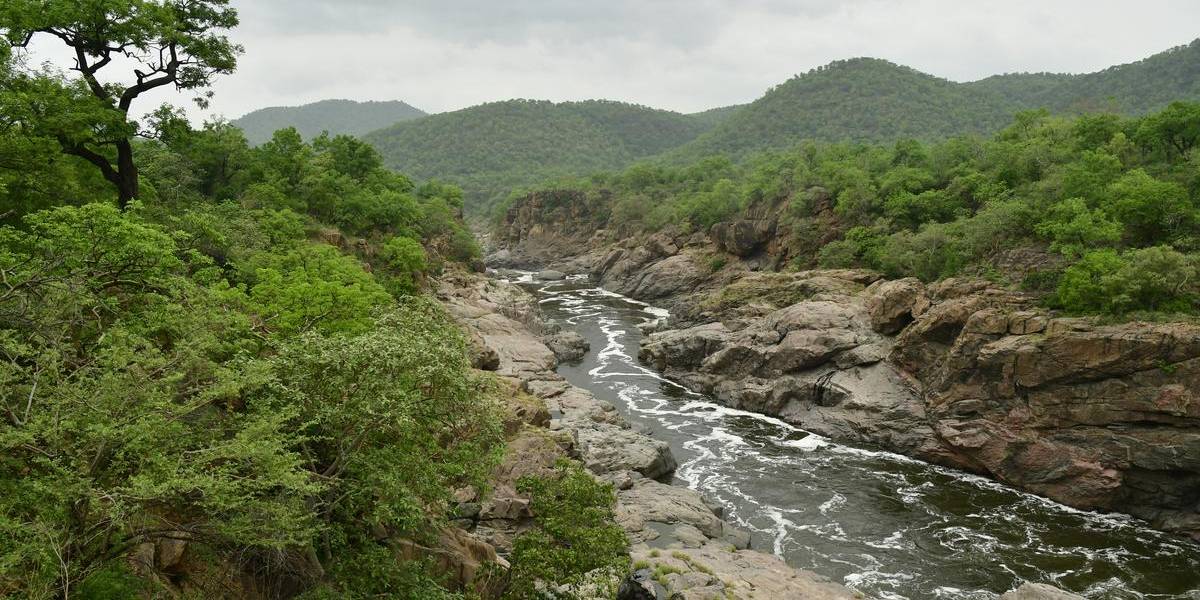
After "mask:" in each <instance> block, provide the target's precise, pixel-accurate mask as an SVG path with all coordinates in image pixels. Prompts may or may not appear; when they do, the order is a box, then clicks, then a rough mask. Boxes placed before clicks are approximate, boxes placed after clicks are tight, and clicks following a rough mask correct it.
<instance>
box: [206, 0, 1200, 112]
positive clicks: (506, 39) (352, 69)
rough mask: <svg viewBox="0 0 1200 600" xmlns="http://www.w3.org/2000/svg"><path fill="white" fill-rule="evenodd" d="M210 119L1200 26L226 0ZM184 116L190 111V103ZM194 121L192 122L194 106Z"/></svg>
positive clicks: (652, 91) (1166, 17) (1186, 4)
mask: <svg viewBox="0 0 1200 600" xmlns="http://www.w3.org/2000/svg"><path fill="white" fill-rule="evenodd" d="M233 4H234V5H235V6H236V7H237V8H238V9H239V11H240V13H241V20H242V25H241V26H240V27H239V28H238V29H237V30H235V31H234V32H233V33H232V37H233V38H234V39H235V40H237V41H238V42H240V43H241V44H243V45H244V46H245V47H246V54H245V55H244V56H243V57H242V59H241V62H240V66H239V69H238V72H237V73H236V74H234V75H232V76H228V77H225V78H222V79H221V80H220V81H219V82H218V83H217V85H216V86H215V91H216V97H215V99H214V102H213V106H212V110H211V111H209V113H207V114H209V115H211V114H221V115H225V116H227V117H230V118H235V117H238V116H241V115H242V114H244V113H246V112H248V111H251V110H254V109H257V108H262V107H265V106H275V105H296V104H303V103H307V102H312V101H316V100H321V99H325V98H350V99H354V100H391V99H399V100H404V101H406V102H408V103H409V104H412V105H414V106H416V107H418V108H421V109H423V110H426V111H430V112H441V111H446V110H453V109H458V108H463V107H466V106H471V105H474V104H479V103H480V102H486V101H490V100H503V99H508V98H539V99H549V100H556V101H561V100H576V99H587V98H609V99H614V100H624V101H628V102H635V103H639V104H646V105H650V106H655V107H660V108H668V109H673V110H678V111H682V112H692V111H698V110H703V109H706V108H712V107H716V106H724V105H728V104H734V103H742V102H748V101H751V100H754V99H755V98H757V97H759V96H761V95H762V93H763V92H764V91H766V89H767V88H769V87H770V86H772V85H775V84H777V83H780V82H782V81H784V80H786V79H787V78H789V77H791V76H792V75H793V74H797V73H803V72H805V71H807V70H808V69H810V68H813V67H816V66H819V65H822V64H825V63H827V62H829V61H831V60H836V59H840V58H850V57H855V56H874V57H879V58H886V59H889V60H892V61H894V62H897V63H901V64H905V65H908V66H911V67H914V68H917V69H919V70H922V71H925V72H928V73H932V74H934V75H938V76H941V77H946V78H949V79H953V80H958V81H966V80H973V79H978V78H981V77H985V76H987V75H991V74H995V73H1004V72H1014V71H1058V72H1076V73H1078V72H1090V71H1095V70H1098V69H1102V68H1104V67H1107V66H1110V65H1113V64H1119V63H1125V62H1130V61H1133V60H1138V59H1140V58H1144V57H1146V56H1148V55H1150V54H1153V53H1155V52H1158V51H1161V50H1164V49H1166V48H1169V47H1172V46H1176V45H1179V44H1183V43H1186V42H1189V41H1191V40H1192V39H1194V38H1196V37H1200V26H1198V25H1200V1H1197V0H1139V1H1137V2H1131V1H1129V0H1124V1H1116V0H1032V1H1031V0H599V1H588V2H584V1H574V0H404V1H390V0H233ZM193 112H195V111H193ZM195 116H200V115H195Z"/></svg>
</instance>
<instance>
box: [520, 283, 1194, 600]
mask: <svg viewBox="0 0 1200 600" xmlns="http://www.w3.org/2000/svg"><path fill="white" fill-rule="evenodd" d="M516 281H517V282H518V283H521V284H522V285H524V286H526V288H527V289H529V290H530V291H532V292H533V293H534V294H536V295H537V297H538V298H539V300H540V303H541V306H542V310H543V312H544V313H545V315H546V317H547V318H549V319H551V320H555V321H558V322H560V323H562V324H563V325H564V326H565V327H570V328H573V329H574V330H576V331H578V332H579V333H580V334H581V335H583V337H584V338H586V339H587V340H588V342H589V343H591V347H592V350H591V352H589V353H588V354H587V356H585V357H584V359H583V360H582V361H581V362H579V363H578V364H564V365H562V366H560V367H559V369H558V371H559V373H560V374H561V375H563V376H564V377H566V378H567V379H568V380H569V381H570V382H571V383H573V384H575V385H577V386H579V387H582V388H585V389H587V390H589V391H591V392H592V393H594V394H595V395H596V396H598V397H600V398H605V399H608V400H612V401H613V402H614V403H616V405H617V408H618V410H620V411H621V412H622V413H624V414H625V416H626V417H627V418H628V419H629V420H630V421H631V422H633V423H635V424H637V425H640V426H642V427H643V428H645V429H647V430H649V431H650V432H651V434H652V435H653V436H654V437H656V438H658V439H661V440H664V441H667V442H669V443H670V444H671V449H672V450H673V451H674V453H675V457H676V458H677V459H678V461H679V465H680V466H679V468H678V470H677V471H676V473H675V478H676V483H678V484H680V485H686V486H688V487H690V488H693V489H696V490H699V491H701V492H702V493H704V494H705V495H706V496H708V497H709V498H711V499H713V500H716V501H718V502H720V503H722V504H723V505H725V506H726V519H727V520H729V521H732V522H734V523H737V524H739V525H741V526H742V527H745V528H746V529H748V530H750V531H751V532H752V540H753V542H752V544H753V547H755V548H757V549H760V550H764V551H771V552H774V553H775V554H776V555H778V556H780V557H782V558H783V559H785V560H786V561H787V562H788V563H789V564H791V565H792V566H795V567H800V568H803V569H808V570H810V571H814V572H816V573H819V574H821V575H825V576H827V577H830V578H831V579H833V580H834V581H839V582H842V583H844V584H845V585H847V586H848V587H850V588H852V589H855V590H858V591H861V592H862V593H864V594H865V595H866V596H867V597H869V598H879V599H881V600H900V599H907V600H924V599H937V598H944V599H955V600H958V599H969V600H976V599H978V600H985V599H987V600H991V599H995V598H997V597H998V596H999V594H1000V593H1002V592H1004V591H1007V590H1009V589H1012V588H1014V587H1016V586H1017V585H1018V584H1019V583H1020V582H1022V581H1026V580H1028V581H1034V582H1043V583H1049V584H1052V585H1055V586H1058V587H1060V588H1063V589H1066V590H1070V591H1073V592H1076V593H1079V594H1082V595H1084V596H1086V597H1088V598H1092V599H1120V600H1126V599H1168V598H1170V599H1181V598H1182V599H1189V600H1200V545H1197V544H1193V543H1191V542H1188V541H1185V540H1181V539H1179V538H1176V537H1173V536H1170V535H1168V534H1165V533H1161V532H1158V531H1155V530H1153V529H1150V528H1148V527H1146V526H1145V525H1144V524H1142V523H1141V522H1139V521H1137V520H1134V519H1131V518H1128V517H1124V516H1119V515H1103V514H1096V513H1090V512H1082V511H1078V510H1074V509H1071V508H1068V507H1065V506H1062V505H1059V504H1057V503H1054V502H1050V501H1048V500H1045V499H1042V498H1039V497H1037V496H1033V495H1030V494H1025V493H1021V492H1018V491H1015V490H1012V489H1010V488H1007V487H1005V486H1003V485H1001V484H998V483H995V482H993V481H991V480H988V479H984V478H981V477H976V476H972V475H966V474H963V473H959V472H956V471H953V470H950V469H945V468H941V467H936V466H933V465H929V464H926V463H923V462H920V461H916V460H912V459H909V458H906V457H903V456H899V455H896V454H892V453H888V452H881V451H878V450H874V449H871V448H864V447H851V446H847V445H843V444H837V443H833V442H831V441H829V440H827V439H824V438H822V437H820V436H817V435H814V434H810V433H807V432H805V431H802V430H800V429H797V428H795V427H792V426H790V425H788V424H787V423H784V422H783V421H780V420H778V419H774V418H771V417H766V416H762V415H758V414H754V413H748V412H744V411H739V410H733V409H729V408H726V407H723V406H721V405H719V404H717V403H715V402H714V401H713V400H712V399H711V398H709V397H707V396H704V395H701V394H698V393H695V392H692V391H690V390H688V389H686V388H683V387H682V386H679V385H677V384H675V383H672V382H670V381H668V380H666V379H664V378H663V377H661V376H660V375H659V374H658V373H656V372H655V371H654V370H653V369H650V368H648V367H646V366H645V365H641V364H639V362H638V361H637V351H638V342H639V340H640V337H641V334H640V332H639V331H638V329H637V325H638V324H640V323H643V322H645V321H646V320H648V319H655V318H659V317H661V316H663V315H664V314H665V313H664V312H663V311H661V310H660V309H656V308H653V307H650V306H648V305H646V304H642V303H640V302H637V301H634V300H631V299H628V298H624V297H622V296H619V295H617V294H613V293H611V292H608V291H606V290H602V289H599V288H596V287H593V286H592V285H591V284H589V283H588V282H587V281H586V280H585V279H577V278H572V279H568V280H566V281H560V282H533V281H532V279H531V277H530V276H528V275H526V276H524V277H521V278H519V279H517V280H516Z"/></svg>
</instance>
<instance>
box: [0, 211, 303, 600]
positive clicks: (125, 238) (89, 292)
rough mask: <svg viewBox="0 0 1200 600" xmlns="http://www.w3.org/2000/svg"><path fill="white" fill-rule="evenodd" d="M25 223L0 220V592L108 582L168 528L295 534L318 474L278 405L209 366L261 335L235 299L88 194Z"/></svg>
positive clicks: (239, 536)
mask: <svg viewBox="0 0 1200 600" xmlns="http://www.w3.org/2000/svg"><path fill="white" fill-rule="evenodd" d="M25 224H26V227H27V231H17V230H13V229H3V230H0V275H2V278H3V280H4V281H5V282H6V284H7V285H6V286H5V288H4V290H3V291H2V292H0V357H3V358H2V359H0V390H2V391H0V403H2V404H3V405H4V406H3V408H4V409H5V410H4V414H5V415H6V417H5V418H4V419H3V420H2V421H0V457H3V458H0V581H2V582H4V586H5V587H6V588H8V589H16V590H18V591H17V592H16V594H17V595H20V596H21V597H33V598H39V597H56V596H59V595H62V593H61V590H64V589H67V588H70V589H75V588H76V587H77V586H79V585H81V584H83V585H84V589H88V585H87V584H86V583H85V582H87V581H89V579H90V578H91V577H92V576H93V575H95V576H96V577H97V578H98V579H96V580H95V581H94V582H93V583H92V585H93V586H94V588H93V589H97V590H104V589H115V588H114V587H113V586H117V585H119V584H120V582H119V581H118V580H119V579H120V577H119V576H118V575H119V574H118V575H113V574H112V572H111V571H109V570H106V569H107V568H108V567H110V566H111V565H114V564H115V563H116V562H117V561H118V560H120V559H121V558H122V557H123V556H124V555H125V554H126V553H127V552H128V551H129V550H130V548H132V547H134V546H136V545H137V544H139V543H142V542H146V541H149V542H153V541H155V540H156V539H159V538H161V537H163V536H165V535H172V534H173V535H179V533H178V532H184V533H185V534H186V535H188V536H190V537H192V539H195V540H197V541H198V542H201V543H208V544H212V545H213V546H238V547H241V548H243V549H244V550H245V551H247V552H253V551H255V550H263V549H280V548H284V547H288V546H293V545H296V544H302V543H307V542H308V540H309V539H311V536H312V534H313V533H314V522H313V519H312V514H311V512H310V509H309V507H308V505H307V504H306V502H305V499H306V498H308V497H311V496H312V495H314V494H315V493H316V492H317V491H318V490H319V489H321V487H322V484H321V483H319V482H317V481H314V480H313V479H312V478H311V477H309V476H308V474H306V473H305V472H304V471H303V470H302V469H301V468H300V467H301V463H300V459H299V457H298V456H297V455H296V454H295V453H294V452H293V451H292V448H293V447H294V444H295V442H296V440H295V438H294V436H293V434H292V431H291V428H290V427H285V425H284V423H285V421H286V420H287V419H289V418H290V417H291V415H292V414H293V413H292V411H290V410H288V409H287V407H282V408H281V409H279V410H261V407H259V406H257V405H250V406H247V405H245V404H244V403H242V402H241V400H242V390H243V389H244V388H245V387H246V386H247V385H248V384H249V382H250V381H252V380H253V379H254V378H255V376H256V375H255V374H254V373H253V372H249V371H243V370H239V369H231V368H227V365H228V363H229V361H230V360H231V359H232V358H233V357H235V356H239V355H244V354H249V353H253V352H254V351H255V350H256V349H258V348H260V347H261V342H260V340H258V339H257V338H256V336H255V335H254V333H253V331H252V328H251V324H250V321H249V319H248V318H247V317H246V316H245V315H244V314H242V313H241V312H239V311H238V310H236V308H237V306H236V304H234V305H230V304H228V303H226V294H225V293H223V291H221V290H213V289H209V288H205V287H202V286H199V285H197V284H196V283H195V282H193V281H192V280H189V279H188V278H186V277H185V276H184V275H183V272H182V271H183V266H184V265H183V263H182V261H180V260H179V259H178V258H177V257H176V256H175V251H176V247H175V245H174V243H173V241H172V239H171V238H170V237H169V236H167V235H166V234H165V233H163V232H162V231H160V230H158V229H156V228H154V227H153V226H151V225H149V224H147V223H145V222H143V221H142V220H141V219H140V218H138V217H137V216H136V215H131V214H121V213H119V212H118V211H117V210H116V209H115V208H113V207H111V206H108V205H103V204H93V205H87V206H83V207H79V208H58V209H54V210H52V211H47V212H43V213H35V214H33V215H31V216H29V217H27V218H26V220H25ZM172 532H175V533H172ZM62 556H70V557H73V560H71V561H69V562H68V563H66V564H65V565H64V564H63V563H62V562H60V560H59V557H62ZM98 572H99V573H100V574H97V573H98ZM105 573H108V574H105Z"/></svg>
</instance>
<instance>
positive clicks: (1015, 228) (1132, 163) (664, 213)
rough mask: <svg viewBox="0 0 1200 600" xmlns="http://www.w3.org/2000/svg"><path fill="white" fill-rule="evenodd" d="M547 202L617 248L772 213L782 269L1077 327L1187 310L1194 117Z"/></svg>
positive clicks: (1028, 119) (874, 150) (581, 182)
mask: <svg viewBox="0 0 1200 600" xmlns="http://www.w3.org/2000/svg"><path fill="white" fill-rule="evenodd" d="M549 187H551V188H555V189H561V188H569V189H578V190H584V191H586V192H588V194H589V197H590V199H591V201H592V202H594V204H595V206H598V207H600V209H599V210H597V211H596V214H597V215H598V217H597V222H596V223H594V224H592V226H593V228H595V229H600V228H610V229H615V230H617V231H621V232H624V233H626V234H636V233H638V232H641V231H656V230H659V229H663V228H679V227H682V228H684V230H685V231H686V230H692V231H701V232H707V231H708V230H709V229H710V228H711V227H712V226H713V225H714V224H716V223H718V222H721V221H729V220H735V219H739V218H746V217H747V216H750V217H753V218H762V217H763V215H764V214H768V213H770V212H771V211H772V210H782V211H783V218H784V220H785V221H786V222H787V224H788V225H789V228H790V230H791V232H792V236H793V237H794V239H793V240H792V241H791V243H792V246H793V247H794V248H797V249H798V252H797V253H796V256H795V257H794V267H795V268H809V267H813V266H821V267H831V268H840V267H866V268H871V269H876V270H879V271H882V272H884V273H885V274H887V275H889V276H891V277H905V276H916V277H919V278H921V279H924V280H927V281H932V280H938V279H942V278H946V277H951V276H954V275H959V274H975V275H982V276H985V277H990V278H993V279H996V280H999V281H1002V282H1006V283H1009V284H1011V285H1014V286H1021V287H1024V288H1025V289H1028V290H1031V291H1035V292H1040V293H1042V294H1043V295H1044V297H1045V299H1046V302H1047V303H1049V304H1050V305H1052V306H1056V307H1060V308H1063V309H1066V310H1068V311H1070V312H1074V313H1079V314H1095V313H1099V314H1109V315H1122V314H1127V313H1131V312H1140V313H1142V316H1145V313H1155V312H1157V313H1185V314H1195V313H1196V312H1197V311H1198V310H1200V277H1198V275H1200V104H1197V103H1187V102H1176V103H1173V104H1171V105H1170V106H1169V107H1167V108H1166V109H1164V110H1162V111H1159V112H1156V113H1152V114H1150V115H1147V116H1145V117H1140V118H1127V117H1121V116H1119V115H1115V114H1106V113H1099V114H1090V115H1086V116H1081V117H1077V118H1074V119H1071V118H1065V117H1053V116H1051V115H1050V114H1049V113H1048V112H1046V111H1032V112H1024V113H1020V114H1018V115H1017V117H1016V118H1015V120H1014V121H1013V122H1012V123H1011V124H1009V125H1008V126H1007V127H1005V128H1004V129H1002V130H1001V131H1000V132H999V133H998V134H996V135H995V136H994V137H992V138H979V137H975V136H958V137H953V138H950V139H948V140H945V141H942V142H936V143H924V142H920V141H917V140H914V139H907V140H901V141H898V142H895V143H891V144H883V143H855V142H836V143H831V142H817V141H810V142H805V143H802V144H799V145H798V146H796V147H794V148H792V149H788V150H784V151H779V152H768V153H760V154H757V155H754V156H752V157H750V158H749V159H748V160H746V161H744V162H734V161H731V160H730V159H728V158H725V157H713V158H708V159H704V160H701V161H698V162H695V163H692V164H690V165H686V166H678V167H676V166H669V165H662V164H655V163H645V164H640V165H636V166H634V167H631V168H629V169H627V170H625V171H623V172H618V173H609V174H596V175H592V176H590V177H587V178H583V179H577V180H563V181H559V182H557V183H555V184H553V185H551V186H549ZM515 197H516V196H515V195H514V199H515ZM1014 255H1019V256H1018V258H1017V259H1016V261H1015V262H1016V263H1018V266H1019V267H1020V269H1017V270H1014V269H1012V268H1011V266H1012V265H1010V264H1006V262H1005V261H1006V259H1008V260H1009V262H1012V260H1011V259H1012V257H1013V256H1014ZM721 262H722V261H721V258H720V257H719V256H714V268H718V267H719V265H720V264H721Z"/></svg>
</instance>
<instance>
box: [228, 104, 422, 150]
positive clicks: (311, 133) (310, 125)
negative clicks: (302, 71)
mask: <svg viewBox="0 0 1200 600" xmlns="http://www.w3.org/2000/svg"><path fill="white" fill-rule="evenodd" d="M423 116H425V112H424V111H422V110H420V109H418V108H413V107H412V106H409V105H408V104H405V103H404V102H400V101H390V102H355V101H353V100H322V101H320V102H313V103H312V104H305V105H303V106H273V107H270V108H262V109H259V110H256V111H254V112H251V113H248V114H246V115H245V116H242V117H240V118H238V119H236V120H234V121H233V124H234V125H235V126H237V127H238V128H239V129H241V130H242V131H243V132H244V133H245V134H246V139H247V140H248V141H249V142H250V144H251V145H256V146H257V145H258V144H261V143H263V142H265V141H267V140H269V139H271V134H273V133H275V132H276V131H277V130H279V129H285V128H288V127H294V128H295V129H296V131H299V132H300V135H302V136H304V139H306V140H311V139H313V138H314V137H316V136H318V135H320V134H321V132H323V131H328V132H329V134H330V135H339V134H346V135H362V134H364V133H367V132H369V131H374V130H376V129H379V128H381V127H387V126H388V125H391V124H393V123H399V122H400V121H408V120H411V119H417V118H420V117H423Z"/></svg>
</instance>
